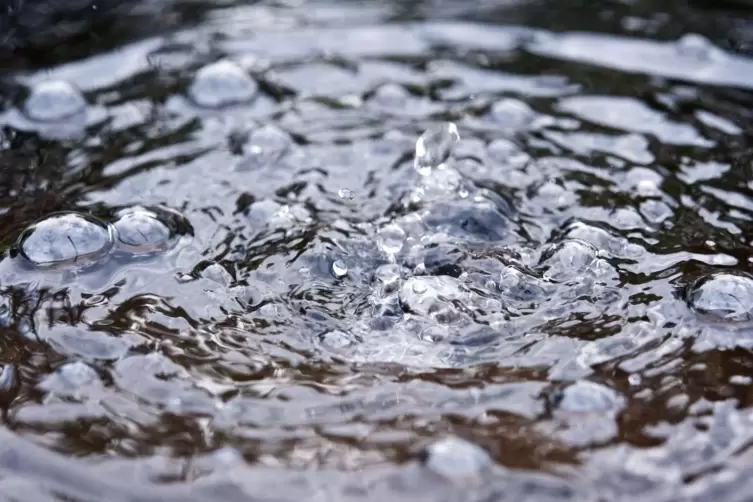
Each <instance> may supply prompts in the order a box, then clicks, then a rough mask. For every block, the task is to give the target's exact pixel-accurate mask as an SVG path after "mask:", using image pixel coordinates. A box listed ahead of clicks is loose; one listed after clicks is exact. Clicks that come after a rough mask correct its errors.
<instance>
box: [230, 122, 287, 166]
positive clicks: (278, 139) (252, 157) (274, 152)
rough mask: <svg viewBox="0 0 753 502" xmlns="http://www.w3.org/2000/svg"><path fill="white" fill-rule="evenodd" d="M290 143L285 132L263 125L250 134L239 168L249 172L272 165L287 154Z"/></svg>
mask: <svg viewBox="0 0 753 502" xmlns="http://www.w3.org/2000/svg"><path fill="white" fill-rule="evenodd" d="M292 143H293V141H292V140H291V138H290V136H288V134H287V133H286V132H285V131H283V130H281V129H279V128H278V127H275V126H273V125H265V126H264V127H261V128H259V129H257V130H255V131H254V132H252V133H251V136H250V137H249V139H248V143H247V144H246V145H245V147H244V149H243V154H244V156H243V159H242V160H241V163H240V164H239V167H240V168H241V169H243V170H251V169H261V168H263V167H268V166H270V165H273V164H275V163H277V162H278V161H279V160H280V159H281V158H282V157H283V156H284V155H285V154H286V153H287V152H288V150H289V149H290V147H291V145H292Z"/></svg>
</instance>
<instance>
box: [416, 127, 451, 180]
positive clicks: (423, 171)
mask: <svg viewBox="0 0 753 502" xmlns="http://www.w3.org/2000/svg"><path fill="white" fill-rule="evenodd" d="M458 141H460V134H459V133H458V127H457V126H456V125H455V124H454V123H452V122H445V123H443V124H441V125H437V126H434V127H431V128H429V129H427V130H426V131H424V133H423V134H422V135H421V136H420V137H419V138H418V141H416V155H415V159H414V161H413V167H414V168H415V170H416V171H418V173H419V174H420V175H422V176H427V175H428V174H429V173H431V171H432V169H435V168H437V167H439V166H441V165H442V164H444V162H445V161H447V159H448V158H450V154H451V153H452V147H453V145H454V144H455V143H457V142H458Z"/></svg>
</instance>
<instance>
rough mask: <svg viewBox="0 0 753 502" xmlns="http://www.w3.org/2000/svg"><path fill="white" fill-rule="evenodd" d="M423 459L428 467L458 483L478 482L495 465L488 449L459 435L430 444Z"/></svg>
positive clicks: (423, 454) (424, 452)
mask: <svg viewBox="0 0 753 502" xmlns="http://www.w3.org/2000/svg"><path fill="white" fill-rule="evenodd" d="M421 460H422V461H423V464H424V466H425V467H426V468H427V469H430V470H431V471H432V472H434V473H435V474H438V475H440V476H442V477H443V478H445V479H447V480H449V481H452V482H455V483H458V484H472V483H476V482H478V481H479V480H480V478H481V476H482V475H483V474H484V473H485V472H487V471H488V470H489V469H491V468H492V466H493V462H492V459H491V457H490V456H489V454H488V453H487V452H486V451H484V450H483V449H481V448H479V447H478V446H476V445H475V444H473V443H469V442H468V441H465V440H463V439H460V438H457V437H448V438H444V439H441V440H439V441H437V442H435V443H433V444H431V445H429V446H428V447H427V448H426V449H425V450H424V451H423V453H422V455H421Z"/></svg>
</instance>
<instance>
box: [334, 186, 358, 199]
mask: <svg viewBox="0 0 753 502" xmlns="http://www.w3.org/2000/svg"><path fill="white" fill-rule="evenodd" d="M337 195H338V196H339V197H340V198H341V199H343V200H353V199H355V198H356V194H354V193H353V191H352V190H348V189H347V188H341V189H340V190H338V191H337Z"/></svg>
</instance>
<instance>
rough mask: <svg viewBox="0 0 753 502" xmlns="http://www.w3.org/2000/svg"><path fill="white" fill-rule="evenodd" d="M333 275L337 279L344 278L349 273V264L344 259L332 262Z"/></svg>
mask: <svg viewBox="0 0 753 502" xmlns="http://www.w3.org/2000/svg"><path fill="white" fill-rule="evenodd" d="M332 275H333V276H335V278H336V279H342V278H343V277H345V276H346V275H348V266H347V265H346V264H345V262H344V261H342V260H335V261H334V262H332Z"/></svg>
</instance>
